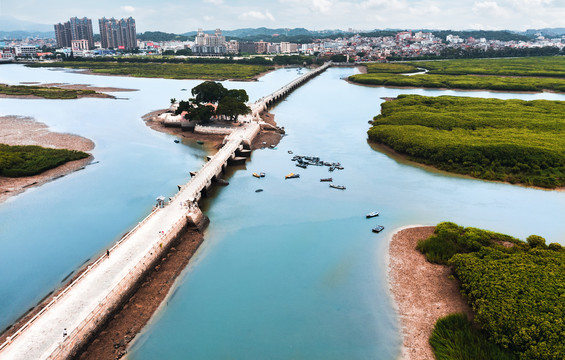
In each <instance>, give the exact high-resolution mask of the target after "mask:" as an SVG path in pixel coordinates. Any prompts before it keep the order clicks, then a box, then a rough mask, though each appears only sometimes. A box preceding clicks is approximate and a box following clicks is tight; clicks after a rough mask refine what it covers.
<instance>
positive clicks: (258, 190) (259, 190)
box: [255, 189, 263, 192]
mask: <svg viewBox="0 0 565 360" xmlns="http://www.w3.org/2000/svg"><path fill="white" fill-rule="evenodd" d="M261 191H263V189H257V190H255V192H261Z"/></svg>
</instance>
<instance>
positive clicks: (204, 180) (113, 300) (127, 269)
mask: <svg viewBox="0 0 565 360" xmlns="http://www.w3.org/2000/svg"><path fill="white" fill-rule="evenodd" d="M330 65H331V64H330V63H326V64H324V65H323V66H321V67H319V68H317V69H315V70H312V71H310V72H308V73H307V74H305V75H303V76H301V77H299V78H297V79H295V80H294V81H292V82H290V83H289V84H287V85H285V86H283V87H282V88H281V89H279V90H277V91H275V92H274V93H272V94H270V95H267V96H265V97H263V98H261V99H259V100H258V101H257V102H255V103H254V104H252V105H251V108H252V113H251V114H250V115H247V116H245V117H243V118H241V119H240V122H243V123H244V125H243V126H241V127H235V128H234V130H233V131H231V133H230V134H229V135H227V136H226V138H225V140H224V144H223V146H222V148H221V149H220V150H219V151H218V152H217V153H216V154H214V155H213V156H209V157H208V161H207V162H206V163H205V164H204V165H203V166H202V168H201V169H200V170H199V171H197V172H191V175H192V177H191V179H190V181H188V182H187V183H186V184H184V185H182V186H181V185H179V191H178V193H177V194H176V195H175V196H174V197H172V198H169V201H164V202H163V205H164V206H163V207H160V206H158V207H156V208H155V209H154V210H153V211H152V212H151V214H149V216H147V217H146V218H145V219H143V221H141V222H140V223H139V224H138V225H137V226H136V227H135V228H134V229H133V230H131V231H130V232H129V233H128V234H127V235H125V236H124V237H123V238H122V239H120V240H119V241H118V242H117V243H116V244H115V245H114V246H113V247H112V248H110V249H109V254H110V255H109V256H108V255H107V254H106V253H104V254H102V255H101V256H99V257H98V259H97V260H95V261H94V262H93V263H91V264H90V265H88V266H87V268H86V269H84V271H83V272H82V273H81V274H80V276H78V277H77V278H76V279H75V280H73V281H72V282H71V283H70V284H68V285H67V286H66V287H65V288H64V289H62V291H61V292H59V293H58V294H57V295H56V296H54V297H53V298H52V299H51V300H50V301H49V303H48V304H47V305H45V306H44V307H43V308H42V309H41V310H40V311H39V312H38V313H37V314H36V315H35V316H33V317H32V318H31V319H30V320H29V321H27V322H26V323H25V324H23V325H22V326H21V327H20V328H19V329H18V330H17V331H16V332H15V333H14V334H13V335H12V336H11V337H9V338H7V340H6V341H5V342H4V343H3V344H0V358H1V359H22V360H23V359H26V360H27V359H68V358H72V357H73V356H74V354H76V352H77V351H78V350H79V349H80V348H82V347H83V346H84V345H85V344H87V343H88V342H89V341H90V340H91V339H92V336H93V335H94V334H95V333H96V331H97V330H98V329H100V327H101V326H103V325H104V323H105V322H106V321H107V320H108V319H109V318H111V316H113V314H114V312H115V311H116V310H117V309H118V308H119V306H120V305H121V304H122V303H123V302H124V300H125V299H127V298H128V297H129V296H130V295H131V293H132V292H133V291H135V289H136V287H137V286H139V284H140V282H141V281H142V280H143V278H144V275H145V274H146V273H147V272H148V271H150V270H151V269H152V268H153V267H154V266H155V264H156V263H157V262H158V261H159V260H160V258H161V257H162V255H163V254H164V253H165V252H166V251H167V250H168V249H169V248H170V246H171V245H172V244H173V243H174V241H175V239H177V238H178V237H179V236H180V235H182V233H183V232H184V231H186V228H187V227H188V226H194V225H198V224H199V223H201V222H202V219H204V218H205V216H204V215H203V214H202V212H201V211H200V209H199V208H198V201H199V199H200V198H201V197H203V196H205V195H206V193H207V191H208V190H209V189H210V187H211V186H212V185H213V183H214V182H216V181H217V180H218V179H219V178H220V177H221V176H222V173H223V172H224V171H225V168H226V167H227V166H228V165H229V164H231V163H238V162H245V159H246V158H245V156H248V155H249V153H250V150H249V149H250V146H251V142H252V141H253V139H254V138H255V137H256V136H257V134H258V133H259V131H260V124H259V122H260V117H259V115H260V113H261V112H262V111H265V110H266V109H268V107H269V106H272V105H273V104H274V103H275V102H277V101H279V100H280V99H281V98H283V97H284V96H286V95H288V94H289V93H290V92H291V91H293V90H294V89H296V88H297V87H299V86H300V85H302V84H304V83H305V82H306V81H308V80H309V79H310V78H312V77H313V76H316V75H318V74H319V73H321V72H322V71H324V70H326V69H327V68H328V67H329V66H330Z"/></svg>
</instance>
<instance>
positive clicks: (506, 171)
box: [368, 95, 565, 188]
mask: <svg viewBox="0 0 565 360" xmlns="http://www.w3.org/2000/svg"><path fill="white" fill-rule="evenodd" d="M381 107H382V109H381V114H380V115H378V116H376V117H375V118H374V121H373V122H372V125H373V126H372V127H371V128H370V129H369V131H368V135H369V139H370V140H371V141H373V142H376V143H379V144H384V145H387V146H389V147H390V148H392V149H393V150H395V151H396V152H398V153H401V154H405V155H408V156H409V158H410V159H411V160H413V161H416V162H420V163H423V164H427V165H432V166H435V167H437V168H439V169H441V170H445V171H449V172H453V173H458V174H465V175H470V176H472V177H475V178H479V179H485V180H496V181H507V182H510V183H519V184H524V185H530V186H531V185H533V186H540V187H545V188H556V187H560V186H564V185H565V136H564V135H565V118H564V117H563V114H565V102H560V101H548V100H535V101H523V100H498V99H482V98H467V97H454V96H440V97H426V96H419V95H400V96H399V97H398V99H396V100H394V101H389V102H385V103H383V104H382V105H381Z"/></svg>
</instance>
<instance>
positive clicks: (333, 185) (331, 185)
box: [330, 184, 345, 190]
mask: <svg viewBox="0 0 565 360" xmlns="http://www.w3.org/2000/svg"><path fill="white" fill-rule="evenodd" d="M330 187H331V188H334V189H339V190H345V186H343V185H335V184H330Z"/></svg>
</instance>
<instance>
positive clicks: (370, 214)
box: [365, 211, 379, 219]
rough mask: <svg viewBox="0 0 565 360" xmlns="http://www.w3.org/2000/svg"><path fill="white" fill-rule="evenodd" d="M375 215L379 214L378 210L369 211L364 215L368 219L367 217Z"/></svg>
mask: <svg viewBox="0 0 565 360" xmlns="http://www.w3.org/2000/svg"><path fill="white" fill-rule="evenodd" d="M375 216H379V212H378V211H373V212H370V213H368V214H367V215H366V216H365V217H366V218H367V219H368V218H372V217H375Z"/></svg>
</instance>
